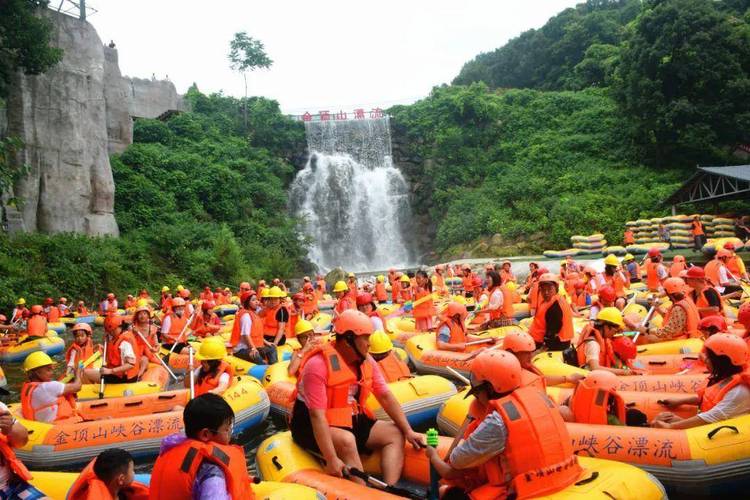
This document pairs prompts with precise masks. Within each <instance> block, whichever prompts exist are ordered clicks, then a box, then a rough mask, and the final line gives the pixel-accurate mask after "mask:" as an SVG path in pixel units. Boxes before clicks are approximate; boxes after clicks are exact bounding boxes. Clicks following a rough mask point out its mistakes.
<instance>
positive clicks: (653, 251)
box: [648, 247, 661, 257]
mask: <svg viewBox="0 0 750 500" xmlns="http://www.w3.org/2000/svg"><path fill="white" fill-rule="evenodd" d="M648 256H649V257H660V256H661V251H660V250H659V249H658V248H656V247H653V248H649V250H648Z"/></svg>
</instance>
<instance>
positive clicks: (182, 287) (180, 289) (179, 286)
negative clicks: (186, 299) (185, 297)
mask: <svg viewBox="0 0 750 500" xmlns="http://www.w3.org/2000/svg"><path fill="white" fill-rule="evenodd" d="M184 289H185V287H184V286H182V285H177V291H178V292H181V291H183V290H184Z"/></svg>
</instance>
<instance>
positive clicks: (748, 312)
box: [737, 302, 750, 330]
mask: <svg viewBox="0 0 750 500" xmlns="http://www.w3.org/2000/svg"><path fill="white" fill-rule="evenodd" d="M737 322H738V323H739V324H741V325H742V326H744V327H745V328H746V329H748V330H750V302H745V303H744V304H742V305H741V306H740V310H739V311H737Z"/></svg>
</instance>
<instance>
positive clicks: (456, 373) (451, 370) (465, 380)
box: [445, 366, 471, 386]
mask: <svg viewBox="0 0 750 500" xmlns="http://www.w3.org/2000/svg"><path fill="white" fill-rule="evenodd" d="M445 368H446V369H447V370H448V371H449V372H451V375H453V376H454V377H455V378H457V379H458V380H459V381H460V382H462V383H464V384H466V385H468V386H471V381H470V380H469V379H468V378H466V377H464V376H463V375H461V374H460V373H459V372H458V371H456V370H454V369H453V368H452V367H450V366H446V367H445Z"/></svg>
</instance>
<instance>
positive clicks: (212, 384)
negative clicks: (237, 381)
mask: <svg viewBox="0 0 750 500" xmlns="http://www.w3.org/2000/svg"><path fill="white" fill-rule="evenodd" d="M201 370H202V368H201ZM225 373H228V374H229V379H230V380H231V379H232V377H234V368H232V366H231V365H230V364H229V363H227V362H226V361H222V362H221V363H219V368H218V369H217V370H216V374H215V375H213V376H205V377H203V378H201V380H200V382H198V380H197V379H196V383H195V395H196V397H197V396H200V395H201V394H205V393H207V392H208V391H211V390H213V389H216V388H217V387H219V379H220V378H221V376H222V375H223V374H225Z"/></svg>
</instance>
